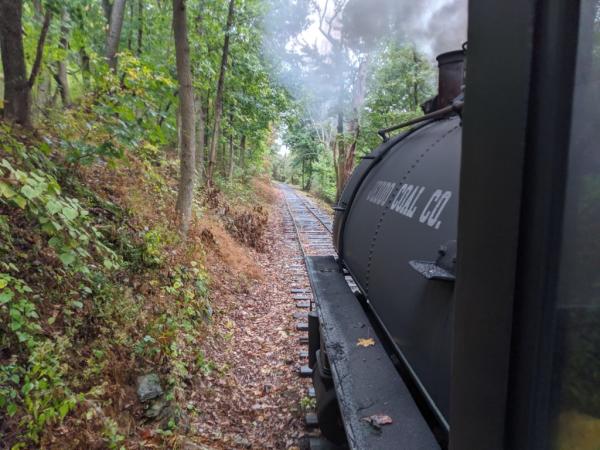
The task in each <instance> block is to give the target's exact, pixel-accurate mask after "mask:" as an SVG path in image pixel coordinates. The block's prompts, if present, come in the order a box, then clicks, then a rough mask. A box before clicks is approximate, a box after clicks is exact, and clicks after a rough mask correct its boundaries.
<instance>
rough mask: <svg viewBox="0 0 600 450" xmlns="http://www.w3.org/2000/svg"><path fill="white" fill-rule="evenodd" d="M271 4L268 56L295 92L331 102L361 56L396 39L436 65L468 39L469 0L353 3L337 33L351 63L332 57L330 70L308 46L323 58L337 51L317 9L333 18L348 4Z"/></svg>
mask: <svg viewBox="0 0 600 450" xmlns="http://www.w3.org/2000/svg"><path fill="white" fill-rule="evenodd" d="M270 2H271V10H270V12H269V14H267V17H266V24H265V25H266V28H267V30H268V31H270V36H269V37H267V41H268V42H265V45H266V47H267V48H266V50H267V53H268V54H270V55H271V56H272V57H273V59H274V60H276V61H278V63H277V64H276V65H277V66H279V70H277V72H279V73H278V76H279V77H280V79H281V81H282V82H283V83H284V84H285V85H286V86H287V87H288V88H290V89H291V90H292V92H297V91H298V89H300V90H303V91H304V92H308V93H311V94H312V96H314V97H315V98H320V99H321V100H322V101H324V103H329V104H332V103H335V101H336V98H339V92H338V91H337V90H336V84H339V81H336V80H339V78H340V76H343V75H342V74H343V73H344V72H345V71H347V69H348V68H349V67H348V65H350V66H352V65H354V64H355V62H356V57H357V55H358V54H360V53H365V52H367V53H368V52H370V51H372V50H376V49H377V48H378V46H380V45H381V44H384V43H385V42H389V41H395V42H397V43H398V44H401V45H402V44H408V45H410V44H414V45H415V46H416V48H417V50H419V51H420V52H422V53H424V54H425V55H426V56H427V57H428V58H429V59H430V60H432V62H433V60H434V58H435V56H436V55H438V54H440V53H443V52H446V51H450V50H456V49H459V48H460V47H461V45H462V44H463V42H465V41H466V37H467V3H468V0H347V1H346V2H345V7H344V9H343V11H342V13H341V14H340V15H339V16H338V18H339V20H338V21H337V22H336V26H335V28H334V30H333V32H334V34H336V37H339V36H340V35H342V36H343V38H344V41H345V42H346V43H347V44H348V47H349V48H351V49H352V51H351V54H350V55H349V56H348V58H346V60H345V61H343V60H341V59H338V60H336V59H332V60H331V64H330V65H329V67H328V68H324V67H318V68H317V67H316V66H315V67H311V65H312V64H311V57H310V56H307V53H306V45H309V46H310V47H312V50H310V51H313V52H314V51H315V50H316V51H318V53H320V54H321V56H326V55H328V52H329V50H331V48H330V47H329V45H328V43H327V40H326V39H325V38H324V37H323V36H322V35H321V33H320V32H319V30H318V14H317V13H316V12H315V8H314V5H315V4H316V5H318V6H320V8H321V9H324V7H325V5H326V4H327V5H328V16H329V17H331V14H332V13H333V5H334V4H335V3H339V2H342V3H343V0H338V1H336V0H270ZM310 51H309V54H310ZM352 53H353V54H354V56H353V55H352ZM353 61H354V62H353Z"/></svg>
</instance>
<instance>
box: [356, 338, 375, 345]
mask: <svg viewBox="0 0 600 450" xmlns="http://www.w3.org/2000/svg"><path fill="white" fill-rule="evenodd" d="M356 345H358V346H359V347H371V346H372V345H375V341H374V340H373V338H366V339H363V338H360V339H359V340H358V342H357V343H356Z"/></svg>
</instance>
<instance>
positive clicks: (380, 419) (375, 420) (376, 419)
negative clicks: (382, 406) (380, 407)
mask: <svg viewBox="0 0 600 450" xmlns="http://www.w3.org/2000/svg"><path fill="white" fill-rule="evenodd" d="M361 420H364V421H365V422H367V423H368V424H369V425H371V426H372V427H373V428H376V429H378V430H379V429H381V427H382V426H383V425H389V424H391V423H392V418H391V417H390V416H386V415H385V414H373V415H372V416H368V417H363V418H362V419H361Z"/></svg>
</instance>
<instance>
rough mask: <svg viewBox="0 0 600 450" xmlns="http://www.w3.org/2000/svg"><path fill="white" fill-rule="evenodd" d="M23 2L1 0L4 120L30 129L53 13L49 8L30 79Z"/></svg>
mask: <svg viewBox="0 0 600 450" xmlns="http://www.w3.org/2000/svg"><path fill="white" fill-rule="evenodd" d="M22 15H23V2H22V0H0V49H1V50H2V67H3V70H4V113H3V114H4V118H5V119H7V120H9V121H14V122H17V123H19V124H21V125H23V126H26V127H30V126H31V125H32V120H31V88H32V87H33V85H34V84H35V80H36V78H37V76H38V74H39V72H40V68H41V65H42V57H43V53H44V45H45V42H46V36H47V35H48V28H49V27H50V19H51V17H52V13H51V11H50V9H49V8H46V13H45V15H44V22H43V24H42V29H41V31H40V36H39V39H38V43H37V47H36V53H35V60H34V62H33V66H32V68H31V74H30V75H29V78H27V69H26V66H25V52H24V50H23V31H22V27H23V25H22Z"/></svg>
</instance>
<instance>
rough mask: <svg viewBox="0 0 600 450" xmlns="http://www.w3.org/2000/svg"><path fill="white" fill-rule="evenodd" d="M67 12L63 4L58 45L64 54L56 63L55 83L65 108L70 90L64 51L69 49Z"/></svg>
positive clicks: (69, 99)
mask: <svg viewBox="0 0 600 450" xmlns="http://www.w3.org/2000/svg"><path fill="white" fill-rule="evenodd" d="M68 21H69V13H68V11H67V8H66V7H64V6H63V10H62V14H61V18H60V40H59V46H60V48H61V50H63V52H64V54H65V55H64V56H63V57H62V58H61V59H60V60H59V61H58V62H57V63H56V69H57V73H56V77H55V78H56V83H57V84H58V88H59V90H60V98H61V99H62V103H63V106H64V107H65V108H67V107H69V106H70V105H71V90H70V89H69V77H68V73H67V58H66V53H67V51H68V49H69V37H68V36H69V26H68Z"/></svg>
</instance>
